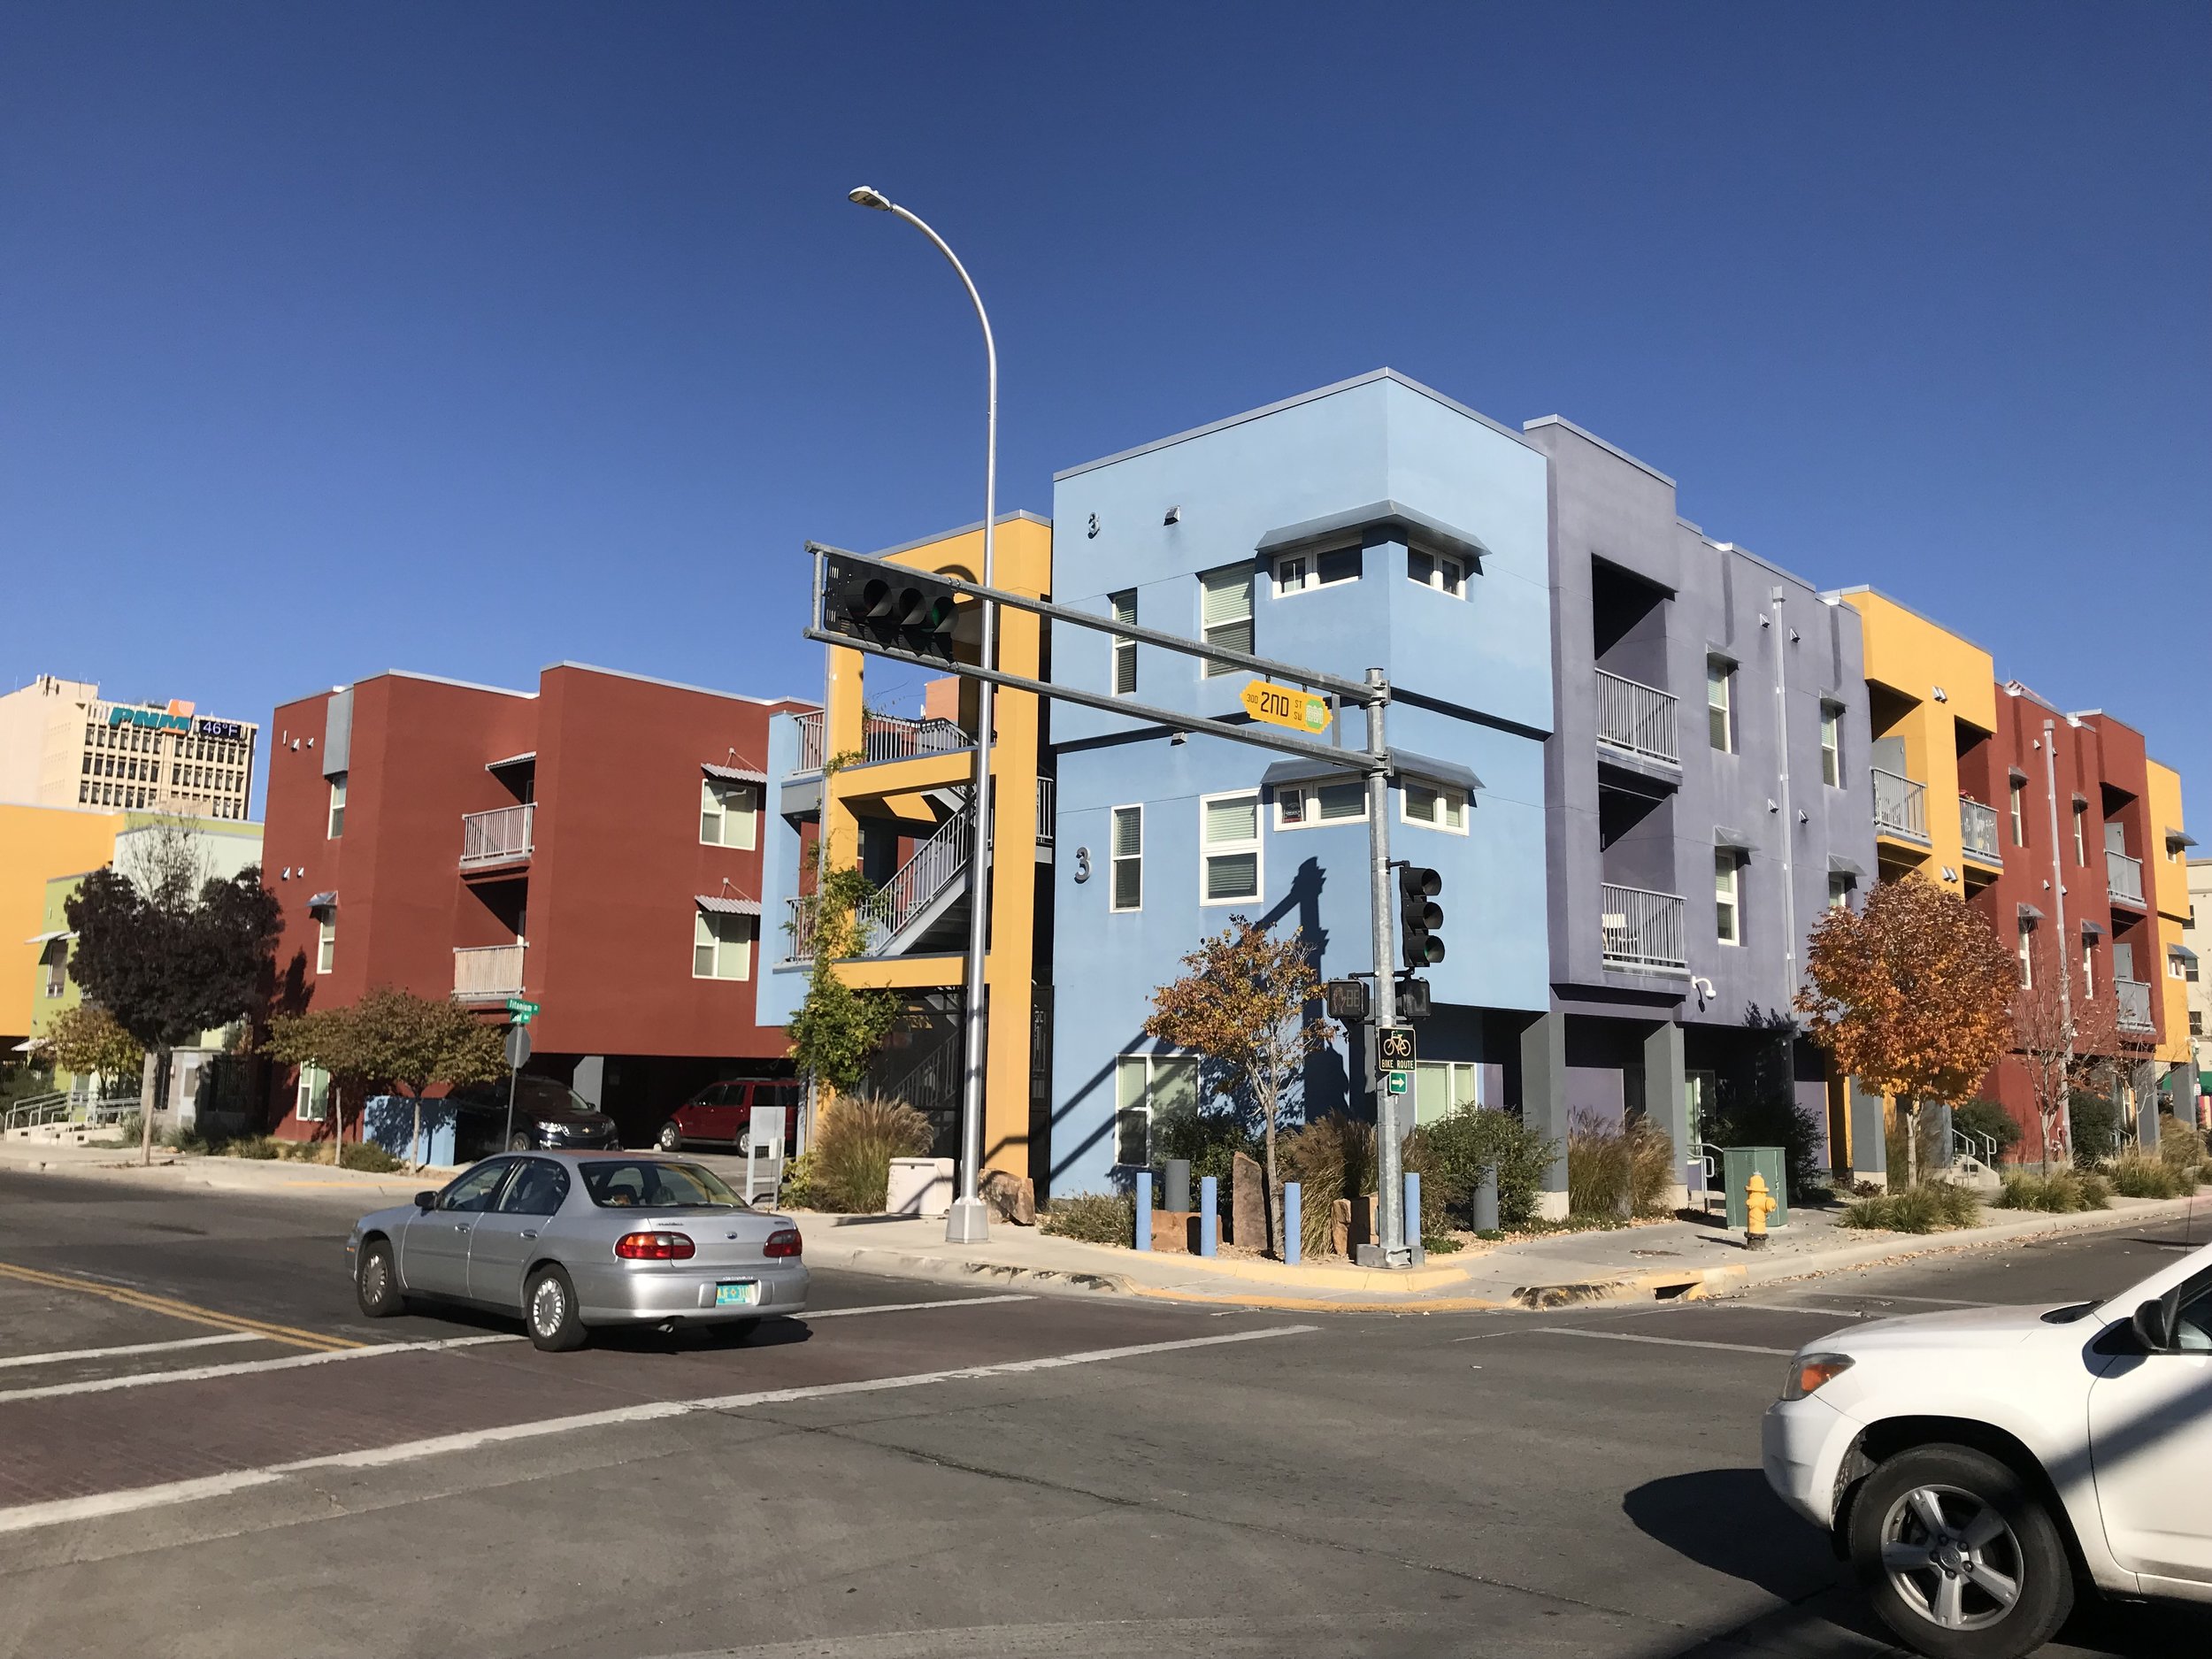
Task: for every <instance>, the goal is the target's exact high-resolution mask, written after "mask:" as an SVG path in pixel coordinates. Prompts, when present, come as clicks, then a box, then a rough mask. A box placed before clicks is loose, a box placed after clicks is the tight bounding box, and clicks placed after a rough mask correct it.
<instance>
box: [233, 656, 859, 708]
mask: <svg viewBox="0 0 2212 1659" xmlns="http://www.w3.org/2000/svg"><path fill="white" fill-rule="evenodd" d="M556 668H573V669H576V670H578V671H579V672H582V673H587V674H606V675H609V676H611V678H613V679H616V680H640V681H642V682H643V683H644V684H646V685H649V686H665V687H668V688H669V689H670V690H672V691H695V692H697V693H699V694H700V695H702V696H707V697H727V698H729V699H730V700H731V701H732V702H733V703H754V704H756V705H757V706H759V707H762V708H774V707H776V706H777V705H779V704H781V703H799V704H801V705H803V707H806V708H809V709H812V708H817V707H818V706H820V705H819V704H818V703H814V702H813V701H812V700H811V699H810V698H806V697H790V696H785V697H749V696H747V695H745V694H744V693H743V692H741V691H717V690H716V689H714V687H711V686H692V685H687V684H685V683H684V682H683V681H682V680H662V679H659V678H657V677H656V676H654V675H652V674H637V673H632V672H630V671H629V670H628V669H626V668H602V667H601V666H600V665H599V664H596V663H577V662H571V661H569V660H567V659H566V658H564V659H562V660H561V661H560V662H557V663H548V664H546V665H545V667H543V668H541V669H540V670H539V671H538V672H540V673H541V674H543V673H549V672H551V671H552V670H554V669H556ZM370 680H419V681H421V682H423V683H424V684H426V685H433V686H452V687H456V688H457V689H459V690H462V691H483V692H488V693H490V694H491V695H494V696H499V697H521V698H524V699H525V700H528V699H531V698H534V697H535V696H536V695H538V694H537V693H536V692H534V691H517V690H515V689H514V688H513V687H511V686H487V685H483V684H481V683H480V682H478V681H476V680H455V679H453V678H452V677H450V676H449V675H446V674H425V673H419V672H417V671H415V670H414V669H411V668H380V669H378V670H377V671H376V672H374V673H373V674H364V675H362V676H361V677H360V679H358V680H351V681H349V682H348V683H347V684H345V685H342V686H332V687H329V688H328V689H327V690H317V691H309V692H303V693H302V694H301V695H298V696H296V697H289V698H287V699H286V700H285V701H284V702H283V703H279V704H277V705H276V706H277V707H278V708H280V709H282V708H287V707H289V706H290V705H291V704H292V703H306V702H309V701H311V700H312V699H313V698H316V697H329V696H335V695H337V694H338V693H340V692H342V691H350V690H352V689H353V688H354V687H355V686H362V685H366V684H367V683H368V682H369V681H370Z"/></svg>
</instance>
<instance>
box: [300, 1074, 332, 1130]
mask: <svg viewBox="0 0 2212 1659" xmlns="http://www.w3.org/2000/svg"><path fill="white" fill-rule="evenodd" d="M292 1110H293V1114H294V1115H295V1116H296V1117H297V1118H299V1120H300V1121H301V1122H302V1123H303V1124H319V1123H326V1122H328V1121H329V1118H330V1073H329V1072H327V1071H324V1070H323V1069H322V1067H320V1066H319V1065H303V1066H302V1067H301V1068H300V1084H299V1092H298V1094H297V1096H296V1098H295V1099H294V1101H293V1103H292Z"/></svg>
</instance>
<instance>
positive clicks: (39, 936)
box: [23, 927, 76, 945]
mask: <svg viewBox="0 0 2212 1659" xmlns="http://www.w3.org/2000/svg"><path fill="white" fill-rule="evenodd" d="M75 937H76V934H74V933H71V932H70V931H69V930H68V929H67V928H66V927H57V928H56V929H54V931H53V932H52V933H33V934H32V935H31V936H30V937H29V938H28V939H27V940H25V941H23V942H24V943H25V944H27V945H50V944H52V943H53V942H54V941H56V940H57V939H74V938H75Z"/></svg>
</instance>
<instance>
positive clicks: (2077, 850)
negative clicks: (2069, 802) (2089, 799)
mask: <svg viewBox="0 0 2212 1659" xmlns="http://www.w3.org/2000/svg"><path fill="white" fill-rule="evenodd" d="M2088 812H2089V809H2088V808H2087V807H2085V806H2084V805H2082V803H2080V802H2078V801H2077V802H2075V803H2074V862H2075V863H2076V864H2087V863H2088V862H2089V845H2088V842H2087V841H2085V840H2084V839H2083V836H2082V822H2083V820H2084V819H2085V818H2086V817H2087V816H2088Z"/></svg>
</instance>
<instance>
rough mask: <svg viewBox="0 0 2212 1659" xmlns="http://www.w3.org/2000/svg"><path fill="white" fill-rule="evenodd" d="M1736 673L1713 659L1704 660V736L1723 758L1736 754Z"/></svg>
mask: <svg viewBox="0 0 2212 1659" xmlns="http://www.w3.org/2000/svg"><path fill="white" fill-rule="evenodd" d="M1735 687H1736V671H1735V668H1734V666H1733V665H1732V664H1730V663H1728V662H1726V661H1724V659H1722V658H1720V657H1707V658H1706V659H1705V726H1706V734H1707V736H1708V737H1709V738H1710V739H1711V741H1712V745H1713V747H1714V748H1715V749H1718V750H1720V751H1721V753H1722V754H1724V755H1732V754H1734V753H1735V751H1736V713H1735V701H1736V699H1735Z"/></svg>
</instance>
